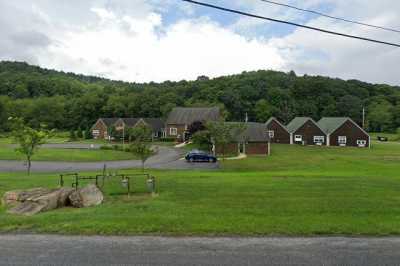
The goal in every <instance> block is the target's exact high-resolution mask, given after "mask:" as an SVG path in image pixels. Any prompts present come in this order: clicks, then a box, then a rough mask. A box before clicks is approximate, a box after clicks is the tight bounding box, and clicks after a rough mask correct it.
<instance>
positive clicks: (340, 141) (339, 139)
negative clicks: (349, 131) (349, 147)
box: [338, 136, 347, 145]
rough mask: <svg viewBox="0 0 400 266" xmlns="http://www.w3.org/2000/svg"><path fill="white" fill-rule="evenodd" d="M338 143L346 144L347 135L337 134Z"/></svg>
mask: <svg viewBox="0 0 400 266" xmlns="http://www.w3.org/2000/svg"><path fill="white" fill-rule="evenodd" d="M338 144H339V145H346V144H347V136H338Z"/></svg>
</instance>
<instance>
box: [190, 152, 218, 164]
mask: <svg viewBox="0 0 400 266" xmlns="http://www.w3.org/2000/svg"><path fill="white" fill-rule="evenodd" d="M185 159H186V161H188V162H191V163H193V162H209V163H215V162H217V158H216V157H215V156H212V155H210V154H208V153H206V152H204V151H199V150H193V151H191V152H189V153H188V154H186V156H185Z"/></svg>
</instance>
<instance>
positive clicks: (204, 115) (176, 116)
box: [166, 107, 220, 125]
mask: <svg viewBox="0 0 400 266" xmlns="http://www.w3.org/2000/svg"><path fill="white" fill-rule="evenodd" d="M219 118H220V112H219V108H218V107H211V108H209V107H189V108H186V107H176V108H174V109H173V110H172V111H171V113H170V114H169V116H168V118H167V122H166V123H167V124H178V125H190V124H192V123H193V122H195V121H217V120H218V119H219Z"/></svg>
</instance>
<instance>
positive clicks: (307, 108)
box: [0, 62, 400, 131]
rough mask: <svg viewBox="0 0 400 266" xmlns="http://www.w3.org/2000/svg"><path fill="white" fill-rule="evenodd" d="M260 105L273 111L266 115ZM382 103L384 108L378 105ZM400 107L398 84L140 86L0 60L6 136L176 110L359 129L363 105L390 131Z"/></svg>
mask: <svg viewBox="0 0 400 266" xmlns="http://www.w3.org/2000/svg"><path fill="white" fill-rule="evenodd" d="M265 102H267V103H268V104H269V106H271V109H270V110H269V111H268V109H267V108H266V105H265ZM381 102H383V103H384V104H383V106H384V108H379V106H377V103H381ZM388 104H389V105H388ZM386 105H388V106H389V108H386V107H385V106H386ZM399 105H400V87H399V86H389V85H384V84H369V83H366V82H362V81H358V80H349V81H344V80H340V79H332V78H327V77H321V76H308V75H304V76H297V75H296V74H295V73H294V72H289V73H284V72H278V71H271V70H268V71H264V70H260V71H253V72H243V73H241V74H238V75H232V76H225V77H219V78H213V79H205V78H204V79H203V78H200V79H198V80H195V81H185V80H182V81H179V82H172V81H165V82H162V83H154V82H150V83H144V84H139V83H127V82H122V81H112V80H107V79H103V78H99V77H93V76H84V75H76V74H73V73H64V72H58V71H54V70H48V69H43V68H40V67H36V66H31V65H28V64H26V63H20V62H0V108H1V109H0V130H9V128H8V126H7V122H5V123H4V119H5V118H7V117H9V116H13V117H21V118H23V119H24V120H25V121H27V122H28V124H29V126H31V127H33V128H38V127H39V125H40V123H46V124H48V125H49V126H51V127H55V128H57V129H60V130H76V129H77V128H79V127H80V128H90V127H91V126H92V125H93V123H94V122H95V121H96V120H97V119H98V118H99V117H122V116H126V117H140V116H146V117H163V118H166V117H167V115H168V113H169V112H170V111H171V109H172V108H173V107H175V106H219V107H220V108H221V109H222V110H223V114H224V117H225V118H226V119H227V120H228V121H243V120H244V119H245V116H246V113H247V114H248V117H249V119H250V120H253V121H256V120H258V121H263V120H265V119H266V118H267V117H268V116H269V115H274V116H276V117H278V118H279V119H280V120H282V121H283V122H284V123H288V122H289V121H290V120H291V119H292V118H293V117H295V116H305V115H306V116H311V117H313V118H314V119H320V118H321V117H322V116H349V117H352V118H353V119H354V120H356V121H357V122H359V123H360V122H361V114H362V108H363V107H366V108H367V110H368V111H370V109H371V108H372V109H373V110H375V109H377V110H378V111H379V112H378V113H377V114H375V115H372V123H370V125H371V128H369V129H370V130H391V131H395V129H396V128H398V127H400V115H399V113H400V112H399V107H398V106H399ZM390 106H392V107H393V108H390ZM382 110H384V111H382ZM368 113H369V115H370V116H371V112H368ZM374 116H375V117H374ZM379 116H382V117H381V119H382V121H385V122H384V123H383V124H382V123H381V124H382V126H380V125H378V124H377V123H378V122H379V120H380V118H379ZM388 117H390V119H388Z"/></svg>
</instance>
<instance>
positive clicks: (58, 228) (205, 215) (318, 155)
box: [0, 143, 400, 236]
mask: <svg viewBox="0 0 400 266" xmlns="http://www.w3.org/2000/svg"><path fill="white" fill-rule="evenodd" d="M399 162H400V145H399V144H390V143H387V144H375V145H374V147H373V149H371V150H368V149H353V148H344V149H343V148H341V149H336V148H321V147H298V146H289V145H274V146H273V156H271V157H269V158H265V157H250V158H248V159H246V160H243V161H229V162H228V161H226V162H223V163H222V164H223V167H224V168H223V169H222V170H219V171H183V170H182V171H165V170H164V171H160V170H149V172H150V173H151V174H154V175H155V176H156V177H157V180H158V190H159V195H158V196H157V197H154V198H153V197H151V196H150V195H149V194H148V193H147V188H146V186H145V179H144V178H142V177H137V178H136V179H135V180H134V186H133V187H134V193H133V195H132V196H131V198H127V196H126V195H125V194H124V189H123V188H122V186H121V185H120V184H119V181H118V180H114V182H111V181H109V183H106V186H105V187H104V188H105V194H106V201H105V203H104V204H103V205H101V206H98V207H94V208H87V209H73V208H65V209H60V210H56V211H51V212H48V213H43V214H39V215H37V216H34V217H20V216H14V215H9V214H6V213H5V208H4V207H1V208H0V231H1V232H16V231H23V232H36V233H44V232H46V233H62V234H104V235H136V234H153V235H200V236H204V235H242V236H247V235H253V236H259V235H291V236H294V235H307V236H309V235H379V236H381V235H399V234H400V164H399ZM122 172H123V173H138V170H130V171H121V173H122ZM85 174H86V175H90V174H95V173H85ZM57 184H58V176H57V174H34V175H32V176H30V177H28V176H26V175H25V174H24V173H2V174H0V193H3V192H5V191H8V190H12V189H17V188H32V187H38V186H44V187H57Z"/></svg>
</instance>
